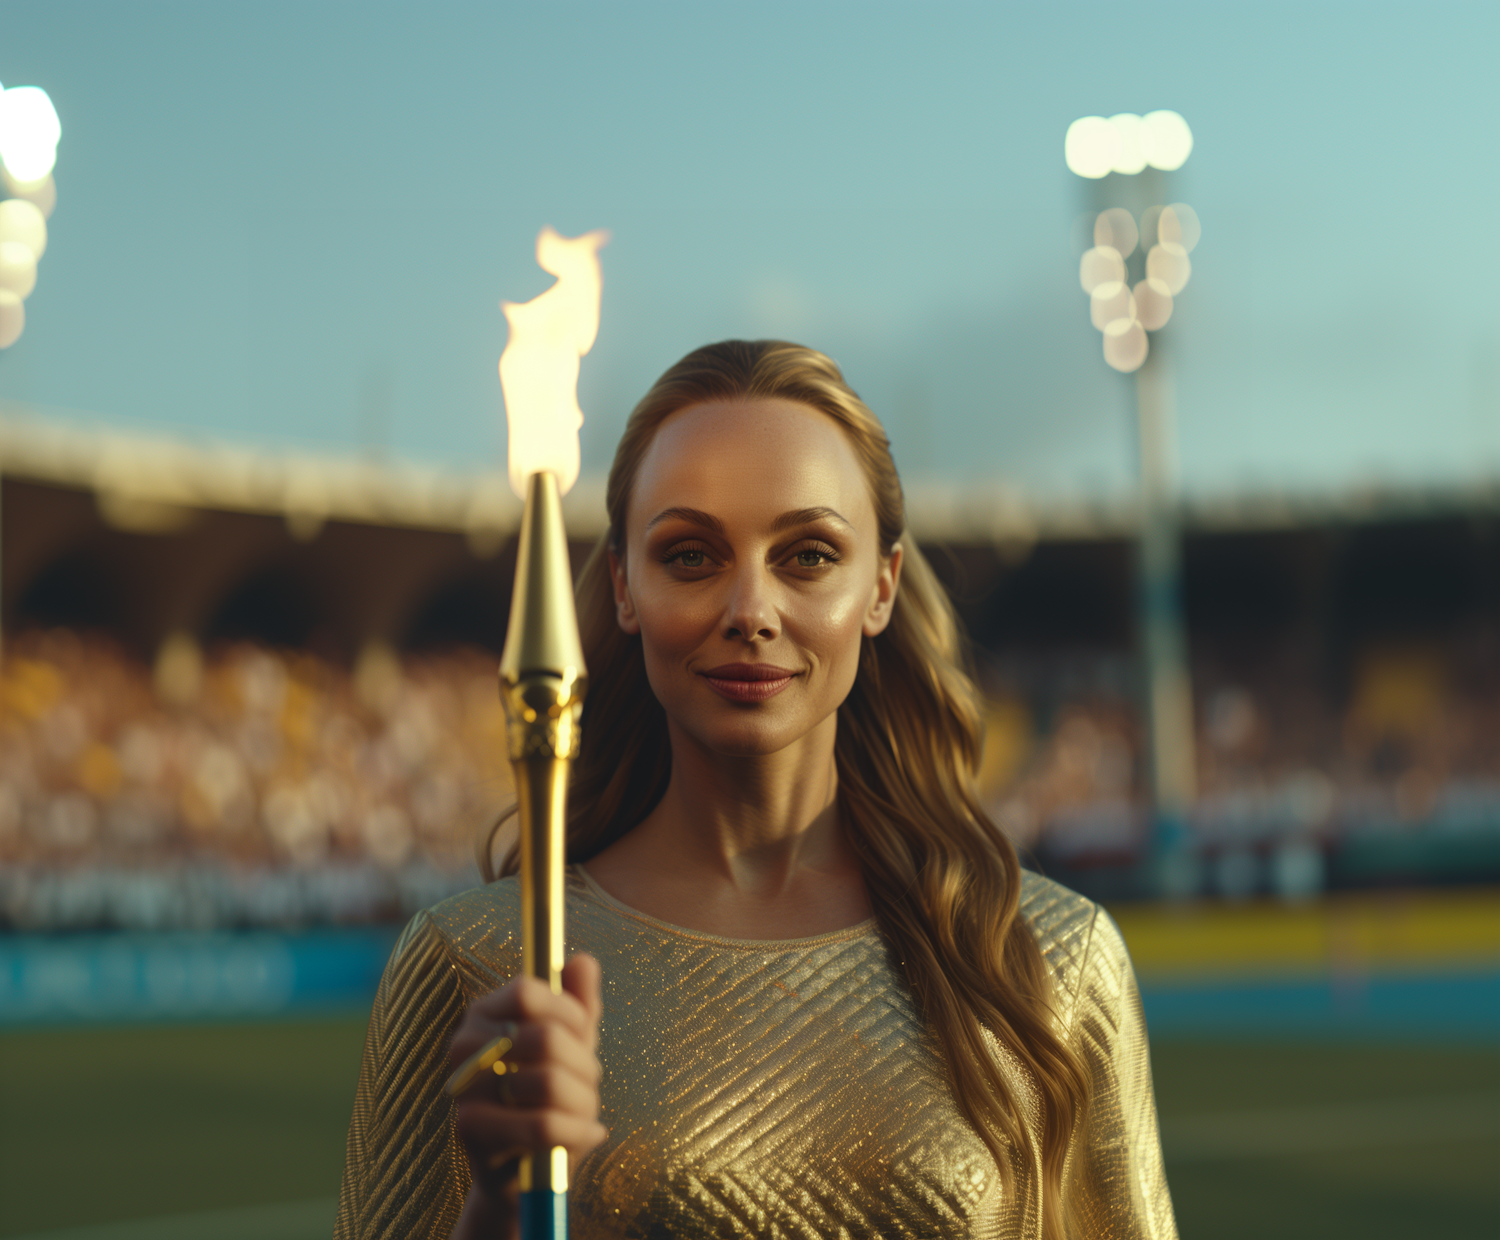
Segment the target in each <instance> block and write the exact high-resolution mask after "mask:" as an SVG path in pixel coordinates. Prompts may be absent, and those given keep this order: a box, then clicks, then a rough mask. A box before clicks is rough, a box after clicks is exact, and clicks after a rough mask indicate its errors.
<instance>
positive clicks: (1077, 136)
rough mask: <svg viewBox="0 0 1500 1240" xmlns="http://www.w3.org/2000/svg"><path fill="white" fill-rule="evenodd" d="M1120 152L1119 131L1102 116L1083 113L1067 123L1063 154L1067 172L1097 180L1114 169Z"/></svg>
mask: <svg viewBox="0 0 1500 1240" xmlns="http://www.w3.org/2000/svg"><path fill="white" fill-rule="evenodd" d="M1120 155H1121V142H1120V131H1119V130H1118V129H1116V128H1115V127H1114V126H1113V125H1112V124H1110V123H1109V122H1108V121H1107V120H1105V119H1104V117H1102V116H1084V117H1080V118H1079V119H1078V120H1076V121H1074V122H1073V123H1072V124H1071V125H1069V126H1068V133H1067V136H1066V137H1065V138H1064V139H1063V157H1064V158H1065V159H1066V160H1067V161H1068V169H1069V170H1070V171H1072V172H1075V173H1077V174H1078V175H1079V176H1081V177H1088V178H1090V179H1091V180H1095V181H1097V180H1098V179H1099V178H1100V177H1105V176H1108V175H1109V174H1110V173H1111V172H1113V171H1114V167H1115V164H1116V163H1118V162H1119V160H1120Z"/></svg>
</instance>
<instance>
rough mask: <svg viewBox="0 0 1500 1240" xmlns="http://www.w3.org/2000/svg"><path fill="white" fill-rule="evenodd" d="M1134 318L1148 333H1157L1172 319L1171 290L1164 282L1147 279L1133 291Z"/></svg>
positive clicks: (1139, 283)
mask: <svg viewBox="0 0 1500 1240" xmlns="http://www.w3.org/2000/svg"><path fill="white" fill-rule="evenodd" d="M1134 296H1135V317H1136V318H1138V319H1139V320H1140V321H1141V326H1142V327H1144V328H1145V329H1146V330H1147V331H1148V332H1154V331H1159V330H1160V329H1161V328H1163V327H1165V326H1166V325H1167V320H1168V319H1170V318H1171V317H1172V290H1171V289H1170V288H1168V287H1167V284H1166V281H1165V280H1157V279H1152V278H1150V277H1147V278H1146V279H1144V280H1141V281H1139V282H1138V283H1137V284H1136V286H1135V290H1134Z"/></svg>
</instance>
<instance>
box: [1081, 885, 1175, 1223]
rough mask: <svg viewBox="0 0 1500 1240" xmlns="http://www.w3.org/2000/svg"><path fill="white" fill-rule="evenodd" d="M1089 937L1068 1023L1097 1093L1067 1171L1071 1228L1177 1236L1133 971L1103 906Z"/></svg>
mask: <svg viewBox="0 0 1500 1240" xmlns="http://www.w3.org/2000/svg"><path fill="white" fill-rule="evenodd" d="M1087 943H1088V945H1087V948H1086V949H1085V951H1084V954H1083V960H1082V967H1081V969H1080V973H1079V978H1078V991H1077V996H1076V999H1075V1001H1074V1003H1073V1005H1072V1009H1073V1018H1072V1021H1071V1025H1070V1032H1071V1040H1072V1043H1073V1046H1074V1049H1076V1050H1077V1051H1078V1052H1079V1054H1080V1055H1081V1056H1082V1058H1083V1061H1084V1063H1085V1065H1086V1067H1087V1070H1088V1072H1089V1075H1090V1078H1091V1083H1092V1088H1093V1099H1092V1102H1091V1105H1090V1108H1089V1113H1088V1116H1087V1118H1086V1120H1085V1123H1084V1125H1083V1127H1082V1130H1081V1131H1080V1132H1079V1133H1078V1134H1076V1135H1075V1138H1074V1142H1073V1146H1072V1148H1071V1150H1070V1152H1069V1156H1068V1163H1067V1167H1066V1170H1065V1173H1064V1194H1065V1197H1066V1199H1067V1201H1068V1204H1069V1215H1070V1230H1072V1231H1074V1232H1076V1234H1077V1235H1079V1236H1087V1237H1089V1238H1090V1240H1102V1238H1104V1237H1109V1238H1111V1240H1115V1238H1118V1240H1176V1237H1177V1224H1176V1221H1175V1219H1174V1218H1173V1214H1172V1198H1171V1195H1170V1194H1169V1192H1168V1190H1167V1177H1166V1171H1165V1169H1164V1167H1163V1165H1162V1154H1161V1136H1160V1133H1159V1132H1158V1129H1157V1122H1156V1097H1155V1094H1154V1093H1153V1091H1152V1087H1151V1054H1150V1049H1149V1047H1148V1045H1147V1041H1146V1020H1145V1016H1144V1014H1143V1012H1142V1010H1141V996H1140V991H1139V989H1138V988H1137V986H1136V981H1135V971H1134V970H1133V969H1132V968H1131V965H1130V955H1129V953H1128V952H1127V951H1126V950H1125V941H1124V939H1123V938H1122V937H1121V935H1120V931H1119V928H1118V927H1117V926H1116V925H1115V923H1114V921H1113V920H1112V919H1111V918H1110V916H1109V914H1108V913H1106V912H1105V911H1104V910H1103V909H1095V910H1094V915H1093V919H1092V924H1091V926H1090V927H1089V932H1088V940H1087Z"/></svg>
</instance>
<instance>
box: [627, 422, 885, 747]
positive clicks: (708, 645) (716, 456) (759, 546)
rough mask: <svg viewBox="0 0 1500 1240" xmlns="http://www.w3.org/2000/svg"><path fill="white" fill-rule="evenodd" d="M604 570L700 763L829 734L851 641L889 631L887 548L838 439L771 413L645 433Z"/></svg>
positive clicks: (845, 680)
mask: <svg viewBox="0 0 1500 1240" xmlns="http://www.w3.org/2000/svg"><path fill="white" fill-rule="evenodd" d="M625 534H626V539H625V558H624V562H623V563H622V562H620V561H619V560H618V559H617V558H615V557H611V567H612V569H613V573H614V585H615V602H616V608H617V614H618V617H619V622H620V627H621V628H622V629H624V630H625V631H626V632H627V633H639V634H640V635H641V644H642V648H643V650H644V653H645V660H646V674H647V676H648V677H649V678H650V681H651V687H652V689H653V690H654V691H655V693H656V696H657V698H658V699H659V700H660V701H661V704H662V706H663V707H664V708H665V709H666V712H667V716H668V718H669V719H670V720H671V721H672V723H673V724H674V725H675V726H676V727H677V728H679V729H682V730H683V731H685V732H686V733H687V734H688V735H689V736H691V737H692V738H693V739H694V740H695V741H697V742H698V743H699V744H702V745H703V746H705V747H706V748H708V749H709V750H711V751H713V752H716V753H722V754H734V755H747V756H748V755H752V754H766V753H775V752H778V751H779V750H781V749H783V748H785V747H786V746H788V745H790V744H792V743H794V742H796V741H798V740H801V739H802V738H803V737H806V736H807V735H809V734H810V733H812V732H813V731H814V730H815V729H817V728H819V727H820V726H827V727H832V726H833V716H834V712H835V711H837V709H838V707H839V705H840V704H841V703H842V702H843V700H844V698H845V697H847V696H848V694H849V690H850V688H851V687H852V686H853V684H854V676H855V672H856V670H857V668H858V665H859V650H860V639H861V638H862V637H864V636H870V637H873V636H874V635H875V634H877V633H879V632H881V631H882V630H883V629H884V628H885V626H886V624H887V623H889V621H890V617H891V606H892V604H893V602H894V600H895V594H896V584H897V580H898V577H899V573H900V567H901V558H900V549H899V548H897V549H896V550H895V551H894V552H893V554H892V555H891V556H889V557H883V556H882V555H881V554H880V540H879V529H878V527H877V524H876V519H875V506H874V502H873V501H872V499H871V498H870V492H869V486H868V484H867V483H866V481H865V477H864V472H863V470H862V469H861V468H860V465H859V461H858V460H857V459H856V457H855V455H854V450H853V448H852V447H851V446H850V444H849V441H848V439H847V438H846V437H845V434H844V431H843V430H842V429H841V428H840V427H839V426H838V424H837V423H835V422H834V421H833V420H832V419H831V418H829V417H827V416H826V415H824V414H822V413H819V412H818V411H817V410H815V409H812V408H809V407H808V406H806V405H802V404H798V403H796V402H793V401H786V400H726V401H713V402H708V403H705V404H700V405H692V406H690V407H688V408H687V409H683V410H680V411H679V412H677V413H675V414H673V415H672V416H671V417H669V418H668V419H667V420H666V421H665V422H663V423H662V425H661V427H660V428H659V429H658V430H657V432H656V437H655V439H653V440H652V442H651V446H650V448H649V449H648V450H647V452H646V456H645V459H644V460H643V461H642V463H641V468H640V472H639V474H638V475H637V477H636V480H635V488H634V491H633V493H632V495H631V497H630V505H629V509H628V510H627V513H626V521H625Z"/></svg>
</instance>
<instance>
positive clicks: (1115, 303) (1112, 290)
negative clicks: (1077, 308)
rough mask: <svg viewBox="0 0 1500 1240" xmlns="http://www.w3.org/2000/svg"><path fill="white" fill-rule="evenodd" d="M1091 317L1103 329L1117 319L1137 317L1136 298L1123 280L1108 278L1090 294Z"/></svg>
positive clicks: (1096, 325)
mask: <svg viewBox="0 0 1500 1240" xmlns="http://www.w3.org/2000/svg"><path fill="white" fill-rule="evenodd" d="M1089 318H1090V320H1091V321H1092V322H1093V324H1094V326H1095V327H1097V328H1098V329H1099V330H1100V331H1103V330H1104V329H1105V328H1106V327H1107V326H1109V324H1111V323H1113V322H1114V321H1115V320H1116V319H1133V318H1135V298H1134V297H1132V296H1131V294H1130V288H1129V286H1128V285H1126V283H1125V282H1124V281H1123V280H1106V281H1105V282H1104V283H1103V284H1098V285H1095V286H1094V291H1093V292H1092V293H1090V294H1089Z"/></svg>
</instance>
